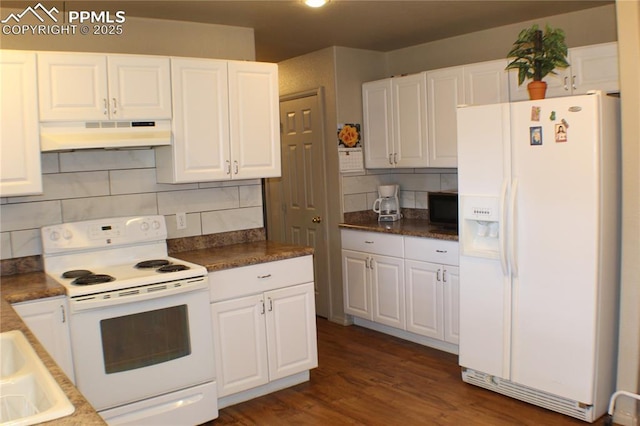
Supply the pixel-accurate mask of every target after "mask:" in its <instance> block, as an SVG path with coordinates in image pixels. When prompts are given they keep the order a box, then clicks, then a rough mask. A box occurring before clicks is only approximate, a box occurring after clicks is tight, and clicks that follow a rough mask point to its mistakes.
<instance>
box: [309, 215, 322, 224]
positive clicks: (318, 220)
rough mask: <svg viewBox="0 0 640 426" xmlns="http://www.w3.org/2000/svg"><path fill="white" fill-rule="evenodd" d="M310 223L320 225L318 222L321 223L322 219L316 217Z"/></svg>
mask: <svg viewBox="0 0 640 426" xmlns="http://www.w3.org/2000/svg"><path fill="white" fill-rule="evenodd" d="M311 222H313V223H320V222H322V218H321V217H320V216H316V217H314V218H313V219H311Z"/></svg>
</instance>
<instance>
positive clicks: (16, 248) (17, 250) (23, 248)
mask: <svg viewBox="0 0 640 426" xmlns="http://www.w3.org/2000/svg"><path fill="white" fill-rule="evenodd" d="M11 248H12V251H13V257H24V256H35V255H37V254H42V239H41V237H40V230H39V229H26V230H24V231H14V232H12V233H11Z"/></svg>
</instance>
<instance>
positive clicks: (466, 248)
mask: <svg viewBox="0 0 640 426" xmlns="http://www.w3.org/2000/svg"><path fill="white" fill-rule="evenodd" d="M460 203H461V207H460V212H461V213H462V218H461V219H462V220H460V227H461V228H462V229H460V237H461V238H460V249H461V254H463V255H466V256H474V257H484V258H492V259H498V258H499V257H500V241H501V235H500V233H501V229H500V228H501V224H500V199H499V198H497V197H482V196H461V197H460Z"/></svg>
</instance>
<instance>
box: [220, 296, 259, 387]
mask: <svg viewBox="0 0 640 426" xmlns="http://www.w3.org/2000/svg"><path fill="white" fill-rule="evenodd" d="M263 301H264V300H263V296H262V295H253V296H248V297H243V298H239V299H233V300H228V301H224V302H216V303H212V304H211V316H212V322H213V342H214V353H215V362H216V373H217V378H216V381H217V383H218V397H223V396H227V395H231V394H234V393H236V392H240V391H243V390H247V389H251V388H254V387H257V386H260V385H263V384H265V383H267V382H268V381H269V371H268V363H267V340H266V331H265V326H264V321H265V320H264V317H265V310H264V303H263Z"/></svg>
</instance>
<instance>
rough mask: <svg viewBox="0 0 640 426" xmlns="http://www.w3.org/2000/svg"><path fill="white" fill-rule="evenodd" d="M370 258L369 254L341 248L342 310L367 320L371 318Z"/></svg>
mask: <svg viewBox="0 0 640 426" xmlns="http://www.w3.org/2000/svg"><path fill="white" fill-rule="evenodd" d="M370 260H371V258H370V256H369V255H367V254H366V253H361V252H357V251H351V250H342V283H343V285H344V311H345V313H347V314H351V315H354V316H356V317H360V318H364V319H368V320H372V319H373V316H372V309H371V303H372V298H371V286H370V283H369V279H370V278H369V275H370V274H369V269H370Z"/></svg>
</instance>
